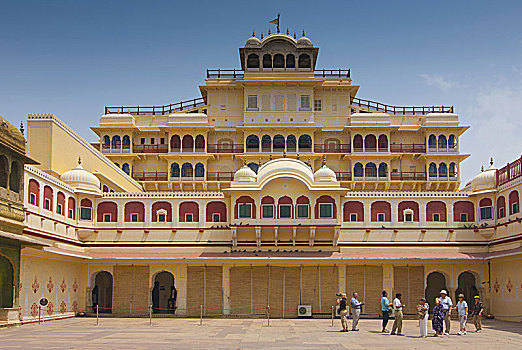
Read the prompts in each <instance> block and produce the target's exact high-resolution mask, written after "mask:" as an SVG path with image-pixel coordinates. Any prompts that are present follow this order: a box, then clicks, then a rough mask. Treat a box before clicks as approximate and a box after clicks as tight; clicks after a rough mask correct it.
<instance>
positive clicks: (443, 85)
mask: <svg viewBox="0 0 522 350" xmlns="http://www.w3.org/2000/svg"><path fill="white" fill-rule="evenodd" d="M419 76H420V77H421V78H422V79H424V82H425V83H426V84H428V85H429V86H435V87H438V88H439V89H441V90H449V89H452V88H462V87H464V86H463V85H462V84H460V83H459V82H457V81H452V80H449V79H447V78H445V77H443V76H442V75H440V74H419Z"/></svg>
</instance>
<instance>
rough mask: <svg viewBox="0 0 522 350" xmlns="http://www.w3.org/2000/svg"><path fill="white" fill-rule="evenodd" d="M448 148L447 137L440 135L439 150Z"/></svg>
mask: <svg viewBox="0 0 522 350" xmlns="http://www.w3.org/2000/svg"><path fill="white" fill-rule="evenodd" d="M447 147H448V140H447V139H446V136H444V135H439V148H447Z"/></svg>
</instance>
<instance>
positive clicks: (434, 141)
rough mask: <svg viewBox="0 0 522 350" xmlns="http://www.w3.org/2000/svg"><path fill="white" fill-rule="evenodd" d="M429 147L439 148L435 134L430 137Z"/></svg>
mask: <svg viewBox="0 0 522 350" xmlns="http://www.w3.org/2000/svg"><path fill="white" fill-rule="evenodd" d="M428 147H429V148H437V137H436V136H435V135H433V134H431V135H430V136H429V137H428Z"/></svg>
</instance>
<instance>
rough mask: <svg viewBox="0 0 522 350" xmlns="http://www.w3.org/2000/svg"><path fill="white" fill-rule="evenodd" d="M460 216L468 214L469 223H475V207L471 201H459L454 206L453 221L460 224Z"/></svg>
mask: <svg viewBox="0 0 522 350" xmlns="http://www.w3.org/2000/svg"><path fill="white" fill-rule="evenodd" d="M460 214H467V216H468V221H475V206H474V205H473V203H472V202H470V201H458V202H455V204H453V221H455V222H460Z"/></svg>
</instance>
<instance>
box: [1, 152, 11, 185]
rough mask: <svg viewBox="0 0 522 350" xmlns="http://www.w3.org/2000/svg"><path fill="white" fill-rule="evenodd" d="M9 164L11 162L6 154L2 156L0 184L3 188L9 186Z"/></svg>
mask: <svg viewBox="0 0 522 350" xmlns="http://www.w3.org/2000/svg"><path fill="white" fill-rule="evenodd" d="M8 166H9V163H8V161H7V158H6V157H5V156H0V186H2V187H3V188H7V179H8V173H7V171H8V170H7V168H8Z"/></svg>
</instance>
